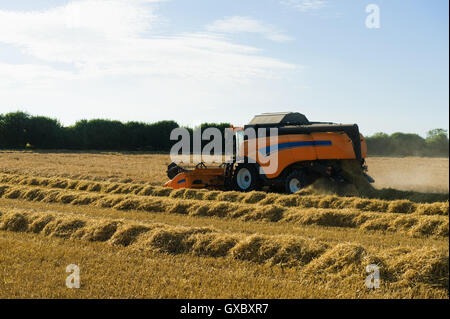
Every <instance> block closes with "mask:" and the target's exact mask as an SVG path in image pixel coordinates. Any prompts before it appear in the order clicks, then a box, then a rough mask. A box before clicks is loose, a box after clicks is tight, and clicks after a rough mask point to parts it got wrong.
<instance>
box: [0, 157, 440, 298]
mask: <svg viewBox="0 0 450 319" xmlns="http://www.w3.org/2000/svg"><path fill="white" fill-rule="evenodd" d="M169 163H170V159H169V156H168V155H159V154H122V153H64V152H58V153H51V152H43V153H39V152H15V151H3V152H0V296H1V297H3V298H17V297H25V298H448V277H449V274H448V260H449V255H448V254H449V242H448V236H449V203H448V188H449V186H448V174H449V161H448V159H441V158H369V159H368V160H367V163H368V166H369V174H370V175H371V176H372V177H373V178H374V179H375V180H376V183H375V187H377V188H380V189H381V188H383V187H393V188H396V189H399V190H408V191H416V192H427V193H430V197H428V198H429V199H432V200H426V201H421V200H420V199H416V198H422V197H414V198H406V197H405V198H396V199H386V198H362V197H355V196H353V197H352V196H337V195H333V194H317V193H314V194H313V193H303V194H294V195H284V194H277V193H265V192H250V193H238V192H234V191H233V192H221V191H208V190H172V189H168V188H164V187H162V185H163V183H164V182H165V181H167V177H166V173H165V170H166V166H167V165H168V164H169ZM399 194H403V193H401V192H399ZM423 198H425V197H423ZM70 264H75V265H77V266H78V267H79V269H80V278H81V286H80V288H79V289H68V288H67V287H66V277H67V276H68V275H69V273H67V272H66V267H67V266H68V265H70ZM368 265H376V266H377V267H378V269H379V274H380V285H379V287H378V288H376V287H374V288H368V287H367V286H366V278H367V276H368V275H369V273H368V272H367V271H366V267H367V266H368Z"/></svg>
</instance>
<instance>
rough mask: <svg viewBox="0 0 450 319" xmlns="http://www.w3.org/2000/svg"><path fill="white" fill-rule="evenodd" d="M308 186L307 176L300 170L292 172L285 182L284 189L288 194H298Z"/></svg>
mask: <svg viewBox="0 0 450 319" xmlns="http://www.w3.org/2000/svg"><path fill="white" fill-rule="evenodd" d="M306 185H307V178H306V174H305V173H304V172H302V171H299V170H294V171H292V172H290V173H289V174H288V175H287V176H286V179H285V181H284V189H285V191H286V193H288V194H294V193H297V192H298V191H299V190H301V189H302V188H304V187H305V186H306Z"/></svg>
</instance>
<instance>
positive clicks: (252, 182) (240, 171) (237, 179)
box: [233, 164, 260, 192]
mask: <svg viewBox="0 0 450 319" xmlns="http://www.w3.org/2000/svg"><path fill="white" fill-rule="evenodd" d="M233 186H234V189H236V190H237V191H240V192H250V191H253V190H257V189H259V188H260V180H259V176H258V170H257V168H256V167H255V166H254V165H250V164H239V165H238V166H237V167H236V169H235V171H234V174H233Z"/></svg>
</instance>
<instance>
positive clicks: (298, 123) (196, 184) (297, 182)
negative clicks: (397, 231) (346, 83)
mask: <svg viewBox="0 0 450 319" xmlns="http://www.w3.org/2000/svg"><path fill="white" fill-rule="evenodd" d="M270 129H276V130H275V131H276V135H275V136H272V135H271V133H272V132H273V130H270ZM261 130H263V131H264V133H265V134H262V135H259V132H261ZM249 131H253V132H256V133H258V135H255V134H253V135H252V134H249V133H248V132H249ZM233 133H234V134H233V135H234V137H233V144H234V147H233V154H232V156H230V157H228V158H226V160H225V161H223V163H221V164H220V165H219V166H217V165H215V166H214V165H210V164H208V166H207V165H206V164H205V163H203V162H200V163H198V164H197V165H196V166H194V167H191V168H189V167H185V166H183V167H182V166H180V165H178V164H176V163H171V164H170V165H169V166H168V169H167V175H168V177H169V179H170V180H169V181H168V182H167V183H166V184H165V186H167V187H171V188H207V189H220V190H231V189H234V190H238V191H243V192H248V191H252V190H260V189H262V188H263V187H268V188H270V189H274V190H281V191H284V192H287V193H295V192H297V191H299V190H300V189H302V188H304V187H306V186H307V185H309V184H311V183H312V182H314V181H315V180H316V179H318V178H320V177H326V178H330V179H332V180H335V181H337V182H346V181H347V180H346V178H344V176H343V175H342V174H341V173H342V168H341V163H342V161H344V160H350V161H353V162H354V163H356V166H357V167H359V168H360V170H361V174H362V175H363V176H365V177H366V178H367V179H368V180H369V181H370V182H373V179H372V178H371V177H370V176H368V175H367V174H366V170H367V167H366V165H365V157H366V154H367V146H366V143H365V140H364V137H363V136H362V135H361V134H360V133H359V128H358V125H356V124H336V123H330V122H310V121H309V120H308V119H307V118H306V116H305V115H303V114H301V113H294V112H287V113H264V114H261V115H257V116H255V117H254V118H253V119H252V121H250V123H249V124H247V125H245V126H244V128H233ZM270 163H276V165H275V169H274V167H273V165H271V164H270Z"/></svg>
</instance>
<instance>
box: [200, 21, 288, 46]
mask: <svg viewBox="0 0 450 319" xmlns="http://www.w3.org/2000/svg"><path fill="white" fill-rule="evenodd" d="M206 29H207V30H208V31H211V32H219V33H242V32H246V33H257V34H260V35H262V36H263V37H265V38H267V39H269V40H271V41H275V42H286V41H291V40H293V38H291V37H290V36H288V35H286V34H284V33H283V32H281V31H279V30H278V29H277V28H276V27H274V26H272V25H269V24H265V23H263V22H261V21H259V20H255V19H253V18H250V17H241V16H233V17H227V18H224V19H221V20H216V21H214V22H213V23H212V24H210V25H208V26H207V27H206Z"/></svg>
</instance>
